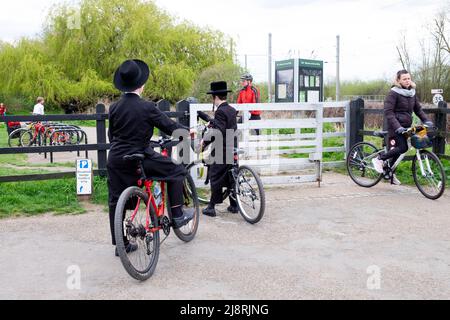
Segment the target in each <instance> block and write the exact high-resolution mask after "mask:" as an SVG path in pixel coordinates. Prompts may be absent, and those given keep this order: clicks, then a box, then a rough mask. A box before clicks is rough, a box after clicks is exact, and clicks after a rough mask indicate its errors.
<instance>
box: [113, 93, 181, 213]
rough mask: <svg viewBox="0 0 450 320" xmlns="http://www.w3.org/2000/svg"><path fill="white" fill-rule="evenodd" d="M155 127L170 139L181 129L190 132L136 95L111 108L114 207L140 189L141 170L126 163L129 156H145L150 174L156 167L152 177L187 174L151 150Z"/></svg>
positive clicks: (128, 96) (170, 178)
mask: <svg viewBox="0 0 450 320" xmlns="http://www.w3.org/2000/svg"><path fill="white" fill-rule="evenodd" d="M155 127H157V128H159V129H161V130H162V131H163V132H164V133H166V134H168V135H172V133H173V132H174V131H175V130H177V129H187V128H186V127H184V126H182V125H181V124H178V123H176V122H175V121H173V120H171V119H170V118H169V117H167V115H166V114H165V113H163V112H162V111H160V110H159V109H158V108H157V107H156V104H155V103H153V102H149V101H145V100H143V99H141V98H140V97H139V96H138V95H136V94H133V93H127V94H124V95H123V96H122V98H121V99H120V100H119V101H118V102H116V103H114V104H113V105H111V107H110V110H109V131H108V136H109V140H110V143H111V149H110V151H109V156H108V186H109V203H110V205H115V204H116V203H117V200H118V199H119V197H120V194H121V193H122V191H123V190H125V189H126V188H127V187H129V186H133V185H136V183H137V180H138V178H139V176H138V174H137V172H136V171H137V170H136V168H137V166H133V165H132V164H130V163H128V162H125V161H124V160H123V157H124V156H126V155H131V154H136V153H141V154H142V153H143V154H145V155H146V160H145V162H144V166H145V168H146V172H147V171H148V170H147V168H149V169H151V168H152V167H153V169H154V170H149V171H151V172H150V173H149V174H151V175H152V176H156V175H157V176H161V177H167V178H168V180H178V179H179V178H180V177H181V178H182V177H183V174H185V172H184V170H182V169H183V168H184V167H183V166H175V164H173V163H172V161H171V160H170V159H161V158H162V156H161V155H160V154H158V153H157V152H155V151H154V150H153V149H152V148H151V147H150V140H151V138H152V136H153V131H154V128H155ZM163 162H164V165H162V163H163Z"/></svg>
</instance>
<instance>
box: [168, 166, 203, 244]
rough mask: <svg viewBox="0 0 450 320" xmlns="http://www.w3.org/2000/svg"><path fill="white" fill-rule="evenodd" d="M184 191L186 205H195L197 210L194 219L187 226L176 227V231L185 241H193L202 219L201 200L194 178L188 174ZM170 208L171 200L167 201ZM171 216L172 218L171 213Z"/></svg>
mask: <svg viewBox="0 0 450 320" xmlns="http://www.w3.org/2000/svg"><path fill="white" fill-rule="evenodd" d="M183 193H184V198H185V204H184V205H185V207H191V208H192V207H193V208H194V210H195V213H194V219H192V221H191V222H189V223H188V224H187V225H186V226H184V227H181V228H180V229H175V230H174V233H175V235H176V236H177V237H178V239H180V240H181V241H183V242H191V241H192V240H194V238H195V235H196V234H197V230H198V225H199V221H200V202H199V200H198V197H197V190H196V188H195V184H194V180H193V179H192V177H191V176H190V175H189V174H188V175H187V176H186V179H185V181H184V187H183ZM167 203H168V204H169V205H168V208H170V202H169V201H167ZM170 218H172V216H171V214H170Z"/></svg>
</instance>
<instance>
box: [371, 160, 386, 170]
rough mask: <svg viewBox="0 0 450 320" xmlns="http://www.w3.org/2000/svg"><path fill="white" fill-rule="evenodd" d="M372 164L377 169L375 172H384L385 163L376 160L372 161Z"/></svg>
mask: <svg viewBox="0 0 450 320" xmlns="http://www.w3.org/2000/svg"><path fill="white" fill-rule="evenodd" d="M372 164H373V167H374V168H375V171H376V172H378V173H383V172H384V169H383V167H384V161H383V160H381V159H378V158H374V159H372Z"/></svg>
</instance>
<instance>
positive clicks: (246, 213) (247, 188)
mask: <svg viewBox="0 0 450 320" xmlns="http://www.w3.org/2000/svg"><path fill="white" fill-rule="evenodd" d="M235 192H236V201H237V204H238V207H239V212H240V213H241V215H242V217H243V218H244V219H245V220H246V221H247V222H248V223H251V224H255V223H258V222H259V221H261V219H262V217H263V216H264V211H265V209H266V195H265V193H264V187H263V184H262V181H261V178H260V177H259V175H258V174H257V173H256V172H255V171H254V170H253V169H252V168H250V167H247V166H242V167H240V168H239V170H238V175H237V181H236V186H235Z"/></svg>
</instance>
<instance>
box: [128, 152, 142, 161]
mask: <svg viewBox="0 0 450 320" xmlns="http://www.w3.org/2000/svg"><path fill="white" fill-rule="evenodd" d="M144 159H145V155H143V154H132V155H128V156H124V157H123V160H124V161H144Z"/></svg>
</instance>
